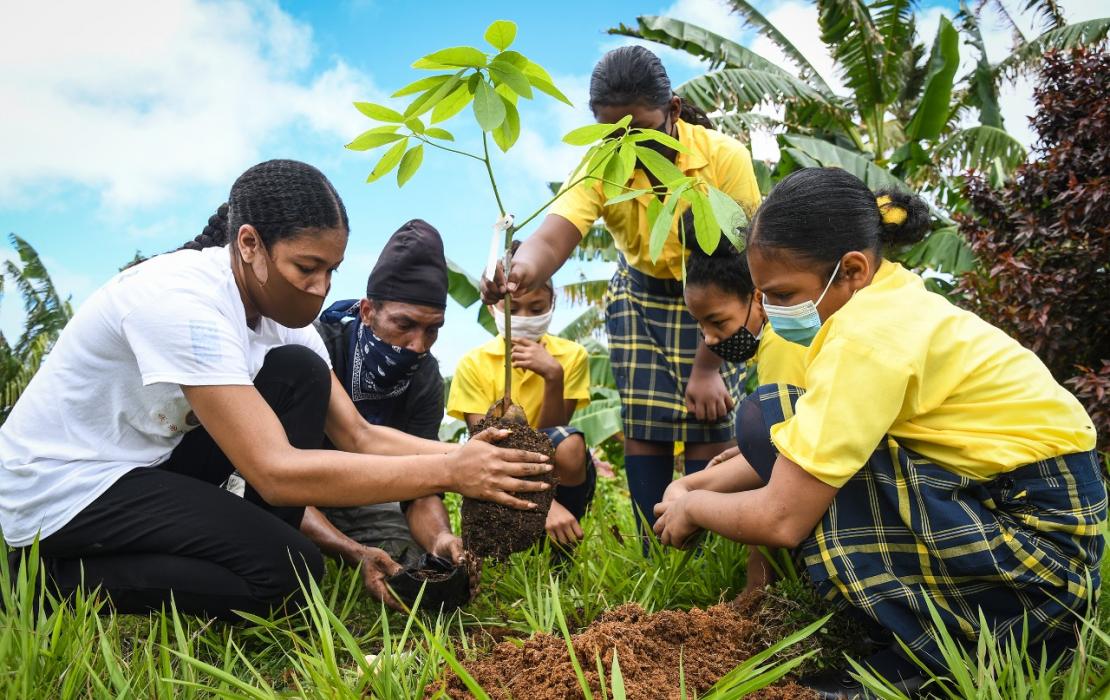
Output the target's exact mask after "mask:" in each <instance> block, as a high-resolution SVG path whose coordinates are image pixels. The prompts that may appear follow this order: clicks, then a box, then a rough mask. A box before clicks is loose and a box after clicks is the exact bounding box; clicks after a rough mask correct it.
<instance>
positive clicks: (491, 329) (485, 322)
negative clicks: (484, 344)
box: [478, 304, 497, 335]
mask: <svg viewBox="0 0 1110 700" xmlns="http://www.w3.org/2000/svg"><path fill="white" fill-rule="evenodd" d="M478 325H479V326H481V327H482V328H485V329H486V331H487V332H488V333H489V334H490V335H497V321H494V320H493V314H491V313H490V312H489V307H488V306H486V305H485V304H482V305H481V306H480V307H478Z"/></svg>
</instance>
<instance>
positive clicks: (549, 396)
mask: <svg viewBox="0 0 1110 700" xmlns="http://www.w3.org/2000/svg"><path fill="white" fill-rule="evenodd" d="M566 424H567V412H566V400H565V399H564V398H563V368H562V367H559V371H558V372H557V373H552V375H551V376H550V377H544V380H543V407H542V408H540V418H539V421H538V422H537V424H536V427H537V428H555V427H558V426H560V425H566Z"/></svg>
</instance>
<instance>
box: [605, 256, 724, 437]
mask: <svg viewBox="0 0 1110 700" xmlns="http://www.w3.org/2000/svg"><path fill="white" fill-rule="evenodd" d="M605 327H606V330H607V331H608V334H609V358H610V362H611V364H612V366H613V377H614V378H615V379H616V381H617V389H618V391H619V393H620V397H621V419H622V420H623V421H624V434H625V436H627V437H630V438H632V439H634V440H651V441H658V442H678V441H682V442H725V441H728V440H731V439H732V438H733V426H734V422H735V421H734V418H733V415H734V414H733V413H730V414H729V415H728V416H726V417H724V418H722V419H721V420H720V421H719V422H716V423H703V422H700V421H698V420H697V418H696V417H694V415H693V414H688V413H687V411H686V383H687V382H688V381H689V379H690V372H691V370H692V369H693V367H694V353H695V352H696V351H697V349H698V343H699V342H700V340H701V334H700V333H699V332H698V324H697V321H695V320H694V317H693V316H691V315H690V312H689V311H687V310H686V303H685V301H684V300H683V298H682V283H681V282H679V281H677V280H664V279H658V278H656V277H651V276H650V275H645V274H644V273H642V272H640V271H639V270H636V269H635V268H632V267H629V266H628V264H627V263H625V261H624V258H623V257H622V258H621V260H620V265H619V266H618V267H617V272H616V274H614V275H613V279H612V281H611V282H610V284H609V290H608V292H607V293H606V296H605ZM721 377H722V378H723V379H724V381H725V386H726V387H728V390H729V392H730V393H731V394H732V398H733V401H735V402H737V403H739V399H740V398H741V389H742V378H743V366H741V365H734V364H732V363H729V362H725V363H723V364H722V365H721Z"/></svg>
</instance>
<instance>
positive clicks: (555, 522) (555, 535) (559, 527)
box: [544, 501, 585, 545]
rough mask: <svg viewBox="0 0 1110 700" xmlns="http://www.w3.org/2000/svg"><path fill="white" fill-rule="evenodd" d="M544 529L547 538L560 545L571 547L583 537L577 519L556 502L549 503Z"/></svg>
mask: <svg viewBox="0 0 1110 700" xmlns="http://www.w3.org/2000/svg"><path fill="white" fill-rule="evenodd" d="M544 528H545V529H546V530H547V536H548V537H550V538H551V539H552V540H554V541H555V542H558V543H559V544H562V545H572V544H574V543H575V542H578V541H579V540H581V539H582V538H583V537H585V535H584V534H583V533H582V526H581V525H579V524H578V519H577V518H575V517H574V515H573V514H572V513H571V512H570V511H569V510H567V509H566V507H565V506H564V505H563V504H561V503H559V502H558V501H552V502H551V510H549V511H547V522H546V523H544Z"/></svg>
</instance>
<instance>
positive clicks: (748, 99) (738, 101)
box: [676, 68, 851, 123]
mask: <svg viewBox="0 0 1110 700" xmlns="http://www.w3.org/2000/svg"><path fill="white" fill-rule="evenodd" d="M676 92H677V93H678V94H679V95H681V96H682V98H683V99H686V100H689V101H690V102H691V103H692V104H694V105H697V106H698V107H700V108H701V109H703V110H705V111H706V112H707V113H713V112H721V113H724V114H731V113H742V112H750V111H752V110H753V109H755V108H756V107H758V106H759V105H762V104H795V105H805V106H810V107H813V108H814V109H815V110H816V111H818V112H820V113H822V114H824V115H826V119H828V120H830V121H835V122H838V123H842V122H845V121H847V122H850V120H851V115H850V113H849V112H848V111H847V110H846V109H845V108H844V106H843V105H842V104H841V103H840V101H839V100H837V99H836V98H834V97H831V96H829V95H825V94H823V93H821V92H819V91H817V90H815V89H814V88H813V87H811V86H810V85H809V84H807V83H805V82H804V81H802V80H800V79H799V78H795V77H793V76H791V75H789V74H782V73H772V72H767V71H763V70H759V69H757V68H723V69H721V70H718V71H713V72H711V73H706V74H705V75H700V76H698V77H696V78H692V79H691V80H688V81H686V82H685V83H683V84H682V85H680V86H678V89H677V90H676Z"/></svg>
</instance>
